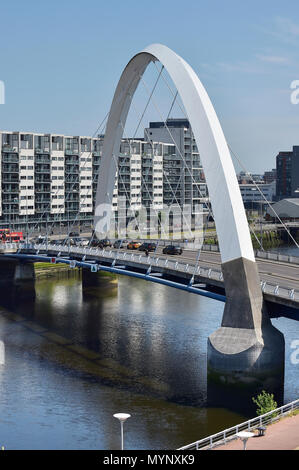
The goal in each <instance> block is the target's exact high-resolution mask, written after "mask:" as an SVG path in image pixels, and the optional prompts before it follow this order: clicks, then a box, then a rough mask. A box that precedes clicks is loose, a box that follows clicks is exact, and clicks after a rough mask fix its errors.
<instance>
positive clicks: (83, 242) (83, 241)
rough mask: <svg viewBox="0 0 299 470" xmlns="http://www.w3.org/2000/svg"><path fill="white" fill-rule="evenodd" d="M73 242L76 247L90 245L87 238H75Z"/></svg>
mask: <svg viewBox="0 0 299 470" xmlns="http://www.w3.org/2000/svg"><path fill="white" fill-rule="evenodd" d="M72 240H73V242H74V244H75V245H76V246H87V245H88V244H89V240H88V239H87V238H80V237H73V238H72Z"/></svg>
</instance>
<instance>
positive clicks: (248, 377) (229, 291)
mask: <svg viewBox="0 0 299 470" xmlns="http://www.w3.org/2000/svg"><path fill="white" fill-rule="evenodd" d="M222 270H223V275H224V280H225V291H226V296H227V301H226V304H225V308H224V313H223V319H222V324H221V327H220V328H219V329H218V330H217V331H215V332H214V333H212V334H211V335H210V337H209V339H208V395H209V397H208V399H209V401H211V402H213V403H214V404H216V403H217V404H218V405H221V402H222V404H224V403H227V398H228V397H230V398H231V399H232V402H233V403H234V404H236V399H237V400H238V401H239V404H240V405H241V402H242V405H244V404H245V408H246V403H245V402H244V399H245V397H246V399H247V400H248V409H250V408H251V407H252V405H253V404H252V400H251V397H252V396H256V395H257V393H259V392H260V391H261V390H266V391H267V392H269V393H274V397H275V399H276V401H277V402H279V403H282V401H283V383H284V356H285V343H284V336H283V334H282V333H281V332H280V331H278V330H277V329H276V328H275V327H273V325H272V323H271V321H270V318H269V316H268V313H267V310H266V306H265V303H264V301H263V295H262V292H261V288H260V284H259V276H258V270H257V265H256V263H255V262H254V261H251V260H248V259H245V258H238V259H235V260H232V261H229V262H227V263H224V264H223V265H222ZM243 395H244V397H243V398H242V396H243ZM242 405H241V406H242Z"/></svg>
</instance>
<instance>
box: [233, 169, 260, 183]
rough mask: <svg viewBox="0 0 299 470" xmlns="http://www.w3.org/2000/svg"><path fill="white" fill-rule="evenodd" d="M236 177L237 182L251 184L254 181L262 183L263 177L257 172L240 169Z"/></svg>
mask: <svg viewBox="0 0 299 470" xmlns="http://www.w3.org/2000/svg"><path fill="white" fill-rule="evenodd" d="M237 179H238V183H239V184H253V182H255V183H263V182H264V179H263V176H262V175H259V174H253V173H249V172H245V171H240V173H238V174H237Z"/></svg>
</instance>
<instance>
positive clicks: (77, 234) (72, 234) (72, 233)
mask: <svg viewBox="0 0 299 470" xmlns="http://www.w3.org/2000/svg"><path fill="white" fill-rule="evenodd" d="M69 237H80V233H78V232H70V234H69Z"/></svg>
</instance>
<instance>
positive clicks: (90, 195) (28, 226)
mask: <svg viewBox="0 0 299 470" xmlns="http://www.w3.org/2000/svg"><path fill="white" fill-rule="evenodd" d="M103 137H104V136H98V137H96V138H91V137H88V136H65V135H58V134H37V133H25V132H5V131H1V132H0V144H1V165H0V178H1V187H2V191H1V193H0V226H10V227H13V228H19V229H22V230H27V231H31V230H32V229H37V228H42V229H44V228H46V227H47V226H51V227H58V226H60V227H65V226H70V224H73V223H75V224H76V225H81V226H87V227H90V226H91V225H92V222H93V214H94V210H95V201H96V190H97V179H98V173H99V166H100V159H101V155H102V147H103ZM174 154H175V148H174V145H170V144H167V145H166V144H164V143H159V142H147V141H144V139H123V140H122V142H121V147H120V153H119V156H118V159H117V162H115V164H116V165H117V172H116V179H115V187H114V196H113V210H114V211H115V212H116V213H117V212H118V210H119V207H118V197H119V196H123V197H124V198H125V200H126V207H131V209H133V210H139V209H140V208H141V206H142V205H143V206H145V207H149V206H152V207H153V208H154V209H155V210H159V209H162V208H163V203H164V202H163V200H164V196H163V190H164V189H163V181H164V177H163V175H164V168H163V163H164V158H165V155H167V156H169V155H174Z"/></svg>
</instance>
